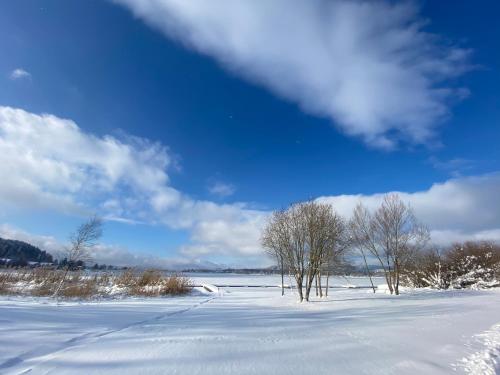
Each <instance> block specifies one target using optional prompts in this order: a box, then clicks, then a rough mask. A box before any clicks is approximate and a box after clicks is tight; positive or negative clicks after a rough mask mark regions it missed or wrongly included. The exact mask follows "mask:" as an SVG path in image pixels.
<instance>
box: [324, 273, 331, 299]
mask: <svg viewBox="0 0 500 375" xmlns="http://www.w3.org/2000/svg"><path fill="white" fill-rule="evenodd" d="M329 280H330V270H329V269H328V270H326V287H325V297H328V282H329Z"/></svg>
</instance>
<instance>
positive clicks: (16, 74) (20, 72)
mask: <svg viewBox="0 0 500 375" xmlns="http://www.w3.org/2000/svg"><path fill="white" fill-rule="evenodd" d="M9 77H10V79H12V80H16V79H23V78H31V73H29V72H27V71H26V70H24V69H22V68H17V69H14V70H13V71H12V72H10V75H9Z"/></svg>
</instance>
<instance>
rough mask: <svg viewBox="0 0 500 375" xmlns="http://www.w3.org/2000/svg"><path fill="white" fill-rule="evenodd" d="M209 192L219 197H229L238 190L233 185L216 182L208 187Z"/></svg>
mask: <svg viewBox="0 0 500 375" xmlns="http://www.w3.org/2000/svg"><path fill="white" fill-rule="evenodd" d="M208 191H209V192H210V194H213V195H217V196H219V197H229V196H230V195H233V194H234V192H235V191H236V188H235V187H234V185H232V184H227V183H224V182H221V181H215V182H214V183H212V184H211V185H210V186H209V187H208Z"/></svg>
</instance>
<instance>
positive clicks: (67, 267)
mask: <svg viewBox="0 0 500 375" xmlns="http://www.w3.org/2000/svg"><path fill="white" fill-rule="evenodd" d="M68 272H69V265H68V266H66V269H65V270H64V275H63V277H62V279H61V282H60V283H59V285H58V286H57V289H56V291H55V292H54V294H53V295H52V297H54V298H57V296H58V295H59V291H60V290H61V288H62V286H63V284H64V281H65V280H66V275H68Z"/></svg>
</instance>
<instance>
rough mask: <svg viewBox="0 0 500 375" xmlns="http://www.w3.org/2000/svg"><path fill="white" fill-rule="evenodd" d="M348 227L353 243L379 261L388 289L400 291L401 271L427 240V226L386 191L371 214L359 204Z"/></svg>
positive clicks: (398, 199)
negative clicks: (386, 193) (378, 205)
mask: <svg viewBox="0 0 500 375" xmlns="http://www.w3.org/2000/svg"><path fill="white" fill-rule="evenodd" d="M350 229H351V237H352V240H353V243H354V244H355V245H356V246H357V247H358V248H360V249H362V250H361V251H366V252H369V253H370V254H371V255H372V256H374V257H375V259H377V261H378V262H379V263H380V265H381V267H382V268H383V270H384V274H385V278H386V282H387V285H388V288H389V291H390V293H391V294H399V285H400V278H401V273H402V271H403V270H404V269H405V268H406V267H408V265H409V264H410V262H411V261H412V260H413V259H414V255H415V253H416V252H417V251H418V250H420V249H422V248H423V247H424V246H425V244H426V243H427V242H428V240H429V232H428V230H427V228H425V227H424V226H423V225H421V224H420V223H419V222H418V221H417V219H416V217H415V215H414V213H413V210H412V208H411V207H410V206H409V205H407V204H405V203H403V202H402V201H401V199H400V198H399V196H398V195H397V194H389V195H386V196H385V197H384V200H383V202H382V204H381V206H380V207H379V208H378V209H377V210H376V211H375V213H374V214H371V213H370V212H368V210H366V208H364V207H363V206H362V205H358V207H356V209H355V210H354V215H353V219H352V220H351V225H350ZM365 260H366V258H365Z"/></svg>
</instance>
